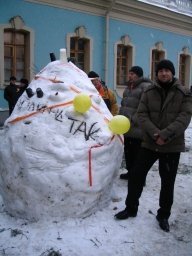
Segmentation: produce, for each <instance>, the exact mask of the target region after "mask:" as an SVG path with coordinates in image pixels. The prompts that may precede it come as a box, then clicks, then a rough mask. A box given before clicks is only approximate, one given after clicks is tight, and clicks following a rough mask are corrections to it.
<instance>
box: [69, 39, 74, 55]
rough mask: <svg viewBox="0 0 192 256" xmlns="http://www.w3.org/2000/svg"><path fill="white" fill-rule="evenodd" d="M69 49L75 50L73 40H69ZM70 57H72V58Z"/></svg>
mask: <svg viewBox="0 0 192 256" xmlns="http://www.w3.org/2000/svg"><path fill="white" fill-rule="evenodd" d="M70 49H71V50H75V40H72V39H71V43H70ZM72 57H74V56H72Z"/></svg>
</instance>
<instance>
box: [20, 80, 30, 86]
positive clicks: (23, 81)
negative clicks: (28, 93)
mask: <svg viewBox="0 0 192 256" xmlns="http://www.w3.org/2000/svg"><path fill="white" fill-rule="evenodd" d="M20 82H21V83H22V84H26V85H28V80H27V79H25V78H21V79H20Z"/></svg>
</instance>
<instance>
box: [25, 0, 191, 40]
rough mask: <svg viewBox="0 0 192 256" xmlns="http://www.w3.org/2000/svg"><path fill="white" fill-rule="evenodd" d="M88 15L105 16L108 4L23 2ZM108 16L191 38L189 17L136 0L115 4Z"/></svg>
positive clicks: (106, 1) (81, 0) (67, 0)
mask: <svg viewBox="0 0 192 256" xmlns="http://www.w3.org/2000/svg"><path fill="white" fill-rule="evenodd" d="M24 1H26V2H33V3H38V4H43V5H48V6H53V7H57V8H63V9H68V10H73V11H78V12H83V13H88V14H92V15H99V16H102V17H105V16H106V12H107V10H108V8H109V6H110V4H111V1H109V0H97V1H93V0H54V1H52V0H24ZM108 16H109V17H110V18H112V19H116V20H122V21H125V22H130V23H134V24H138V25H143V26H147V27H151V28H155V29H160V30H163V31H168V32H173V33H177V34H182V35H186V36H190V37H192V17H190V16H188V15H184V14H181V13H177V12H174V11H171V10H169V9H166V8H161V7H158V6H155V5H151V4H148V3H144V2H140V1H136V0H129V1H127V0H116V1H115V4H114V5H113V8H112V10H111V12H110V13H109V14H108Z"/></svg>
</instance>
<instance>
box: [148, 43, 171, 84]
mask: <svg viewBox="0 0 192 256" xmlns="http://www.w3.org/2000/svg"><path fill="white" fill-rule="evenodd" d="M166 56H167V51H166V50H165V49H163V43H162V42H157V43H156V44H155V47H151V48H150V60H151V61H150V69H149V70H151V74H150V78H151V80H152V81H155V78H156V74H155V70H156V65H157V63H158V62H159V61H160V60H163V59H166Z"/></svg>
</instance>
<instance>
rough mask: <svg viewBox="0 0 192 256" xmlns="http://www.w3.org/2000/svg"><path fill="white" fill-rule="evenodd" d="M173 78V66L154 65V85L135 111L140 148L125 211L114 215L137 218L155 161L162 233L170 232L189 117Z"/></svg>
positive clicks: (191, 100)
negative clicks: (157, 171)
mask: <svg viewBox="0 0 192 256" xmlns="http://www.w3.org/2000/svg"><path fill="white" fill-rule="evenodd" d="M174 75H175V68H174V65H173V63H172V62H171V61H170V60H161V61H160V62H159V63H158V64H157V66H156V76H157V79H156V82H155V83H154V84H153V85H152V86H149V87H148V88H147V90H146V91H145V92H144V93H143V95H142V98H141V100H140V103H139V106H138V110H137V118H138V123H139V126H140V127H141V129H142V132H143V141H142V147H141V150H140V152H139V154H138V157H137V161H136V162H135V164H134V166H133V169H132V172H131V175H130V177H129V181H128V194H127V198H126V201H125V205H126V208H125V209H124V210H123V211H121V212H119V213H117V214H116V215H115V218H116V219H119V220H123V219H127V218H129V217H136V216H137V211H138V206H139V198H140V197H141V194H142V190H143V182H144V180H145V179H146V176H147V173H148V171H149V170H150V169H151V167H152V166H153V164H154V163H155V162H156V161H157V160H158V161H159V175H160V178H161V190H160V195H159V209H158V210H157V215H156V219H157V221H158V222H159V226H160V228H161V229H162V230H163V231H165V232H169V229H170V227H169V222H168V219H169V217H170V215H171V208H172V204H173V197H174V184H175V179H176V174H177V169H178V165H179V158H180V153H181V152H185V138H184V137H185V136H184V132H185V130H186V129H187V127H188V125H189V123H190V121H191V115H192V97H191V95H190V90H189V89H188V88H186V87H184V86H182V85H181V84H180V83H179V80H178V79H177V78H175V77H174Z"/></svg>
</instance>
